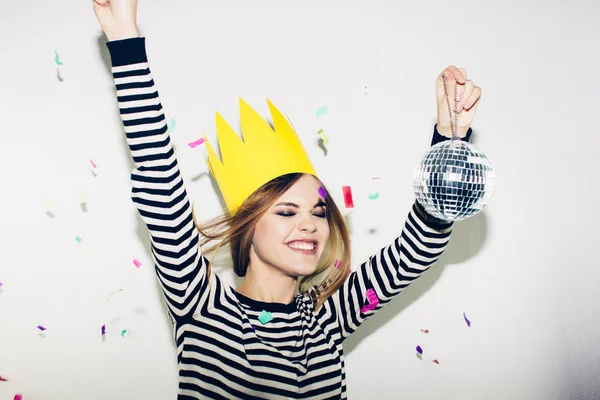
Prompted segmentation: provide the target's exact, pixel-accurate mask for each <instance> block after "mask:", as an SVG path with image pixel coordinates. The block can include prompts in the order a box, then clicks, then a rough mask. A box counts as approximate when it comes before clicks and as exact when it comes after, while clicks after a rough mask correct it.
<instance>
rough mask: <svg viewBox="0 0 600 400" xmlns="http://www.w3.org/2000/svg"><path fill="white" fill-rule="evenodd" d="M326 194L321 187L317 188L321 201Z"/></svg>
mask: <svg viewBox="0 0 600 400" xmlns="http://www.w3.org/2000/svg"><path fill="white" fill-rule="evenodd" d="M326 194H327V193H325V189H324V188H322V187H319V196H321V198H322V199H323V200H325V195H326Z"/></svg>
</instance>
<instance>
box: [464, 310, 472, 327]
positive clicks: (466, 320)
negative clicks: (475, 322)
mask: <svg viewBox="0 0 600 400" xmlns="http://www.w3.org/2000/svg"><path fill="white" fill-rule="evenodd" d="M463 317H464V318H465V322H466V323H467V325H468V326H469V328H470V327H471V321H469V318H467V314H465V313H463Z"/></svg>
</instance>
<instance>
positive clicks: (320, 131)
mask: <svg viewBox="0 0 600 400" xmlns="http://www.w3.org/2000/svg"><path fill="white" fill-rule="evenodd" d="M317 135H319V139H321V141H322V142H323V144H327V142H328V141H329V138H328V137H327V135H326V134H325V132H324V131H323V129H319V131H318V132H317Z"/></svg>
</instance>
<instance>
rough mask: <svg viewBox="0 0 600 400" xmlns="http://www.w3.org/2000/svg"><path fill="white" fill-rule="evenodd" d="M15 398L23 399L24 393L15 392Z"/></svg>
mask: <svg viewBox="0 0 600 400" xmlns="http://www.w3.org/2000/svg"><path fill="white" fill-rule="evenodd" d="M13 400H23V395H22V394H20V393H17V394H15V398H14V399H13Z"/></svg>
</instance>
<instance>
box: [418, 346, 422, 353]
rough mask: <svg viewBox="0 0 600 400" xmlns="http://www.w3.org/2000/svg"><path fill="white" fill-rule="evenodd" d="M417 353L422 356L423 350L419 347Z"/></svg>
mask: <svg viewBox="0 0 600 400" xmlns="http://www.w3.org/2000/svg"><path fill="white" fill-rule="evenodd" d="M417 353H419V354H421V355H423V349H422V348H421V346H417Z"/></svg>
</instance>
